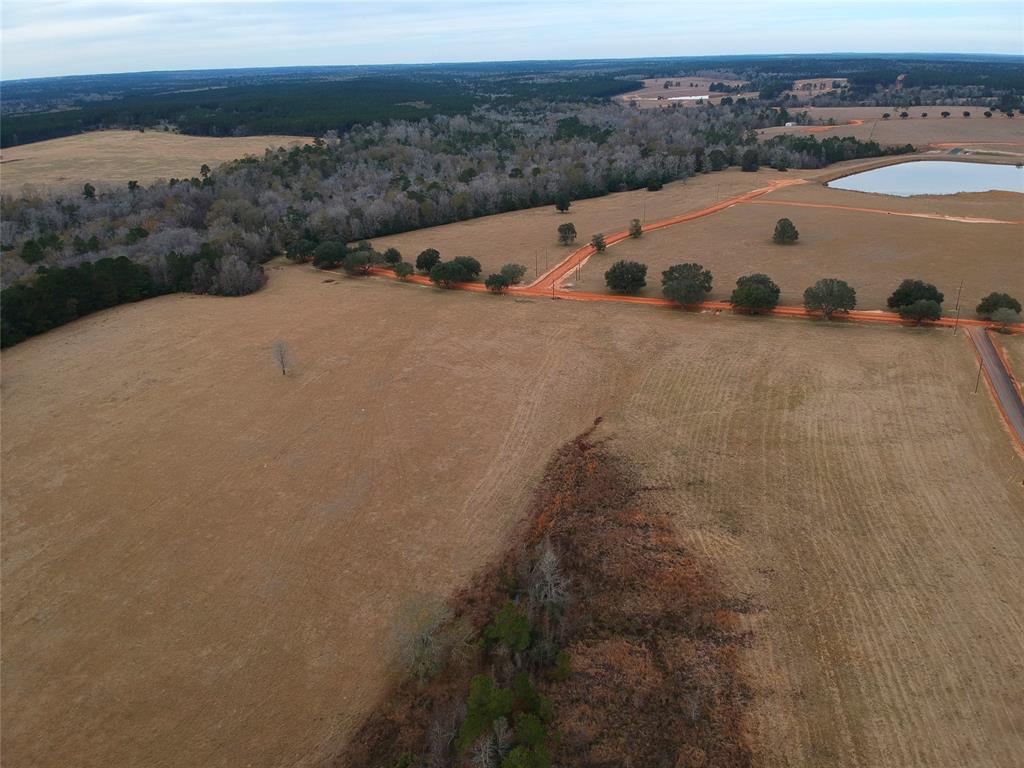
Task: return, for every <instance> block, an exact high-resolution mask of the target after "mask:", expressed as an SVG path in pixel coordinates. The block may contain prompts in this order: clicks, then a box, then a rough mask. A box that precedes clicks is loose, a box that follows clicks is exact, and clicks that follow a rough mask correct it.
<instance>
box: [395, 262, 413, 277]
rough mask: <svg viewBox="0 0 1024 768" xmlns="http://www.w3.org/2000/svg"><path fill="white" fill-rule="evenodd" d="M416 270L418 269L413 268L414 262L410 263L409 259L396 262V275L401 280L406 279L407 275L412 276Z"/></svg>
mask: <svg viewBox="0 0 1024 768" xmlns="http://www.w3.org/2000/svg"><path fill="white" fill-rule="evenodd" d="M415 271H416V270H415V269H414V268H413V266H412V264H410V263H409V262H408V261H400V262H398V263H397V264H395V277H397V278H398V279H399V280H405V279H406V278H407V277H410V276H411V275H412V273H413V272H415Z"/></svg>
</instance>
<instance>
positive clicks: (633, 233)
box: [629, 219, 644, 238]
mask: <svg viewBox="0 0 1024 768" xmlns="http://www.w3.org/2000/svg"><path fill="white" fill-rule="evenodd" d="M643 233H644V227H643V225H642V224H641V223H640V219H633V220H632V221H631V222H629V236H630V237H633V238H637V237H641V236H642V235H643Z"/></svg>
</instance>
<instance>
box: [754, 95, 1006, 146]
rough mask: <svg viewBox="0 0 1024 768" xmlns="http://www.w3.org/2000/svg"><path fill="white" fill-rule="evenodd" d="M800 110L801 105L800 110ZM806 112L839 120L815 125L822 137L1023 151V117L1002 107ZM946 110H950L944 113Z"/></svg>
mask: <svg viewBox="0 0 1024 768" xmlns="http://www.w3.org/2000/svg"><path fill="white" fill-rule="evenodd" d="M796 111H803V110H802V109H801V110H796ZM806 111H807V112H808V114H809V115H810V116H811V117H813V118H815V119H818V120H828V119H829V118H832V119H834V120H835V121H836V123H838V124H839V125H837V126H836V127H834V128H829V129H827V130H821V129H820V128H817V127H815V128H814V130H813V133H814V134H815V135H816V136H817V137H818V139H819V140H820V139H823V138H825V137H827V136H854V137H856V138H858V139H861V140H863V141H867V140H868V139H874V140H875V141H877V142H879V143H881V144H908V143H909V144H913V145H915V146H922V147H923V145H925V144H942V143H948V144H956V143H964V144H967V145H970V144H974V145H978V146H976V147H974V149H976V150H980V149H982V148H985V147H986V146H987V147H988V148H989V149H991V150H996V151H1000V152H1006V153H1008V154H1015V155H1024V118H1022V117H1014V118H1012V119H1011V118H1008V117H1006V116H1005V115H1004V114H1002V113H1001V112H997V113H994V114H993V116H992V117H989V118H987V117H985V116H984V112H985V109H984V108H982V107H949V106H934V105H928V106H923V107H910V108H909V109H907V110H906V111H907V112H908V113H909V115H910V116H909V117H908V118H907V119H906V120H901V119H900V118H899V113H900V110H899V109H898V108H896V107H807V108H806ZM964 111H967V112H970V113H971V116H970V117H969V118H965V117H963V113H964ZM886 112H888V113H889V114H890V115H891V117H890V118H889V119H888V120H883V119H882V115H883V114H885V113H886ZM922 112H927V113H928V117H926V118H922V117H921V113H922ZM942 112H949V113H951V116H950V117H948V118H943V117H942V116H941V114H942ZM851 120H864V121H865V122H864V124H863V125H842V124H843V123H847V122H849V121H851ZM807 132H809V131H808V127H807V126H795V127H790V128H786V127H785V126H779V127H777V128H765V129H764V130H762V131H760V134H761V135H762V136H776V135H778V134H780V133H807Z"/></svg>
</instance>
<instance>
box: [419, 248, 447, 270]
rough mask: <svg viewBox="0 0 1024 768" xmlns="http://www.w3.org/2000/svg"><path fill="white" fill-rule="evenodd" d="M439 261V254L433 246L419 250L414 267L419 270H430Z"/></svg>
mask: <svg viewBox="0 0 1024 768" xmlns="http://www.w3.org/2000/svg"><path fill="white" fill-rule="evenodd" d="M440 262H441V254H440V253H438V252H437V251H436V250H434V249H433V248H427V249H426V250H425V251H421V252H420V255H419V256H417V257H416V269H418V270H419V271H420V272H430V270H432V269H433V268H434V267H435V266H437V265H438V264H439V263H440Z"/></svg>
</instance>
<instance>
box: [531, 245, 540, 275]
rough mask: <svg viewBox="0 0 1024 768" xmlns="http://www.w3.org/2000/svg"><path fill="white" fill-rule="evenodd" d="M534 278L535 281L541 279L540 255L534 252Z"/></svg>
mask: <svg viewBox="0 0 1024 768" xmlns="http://www.w3.org/2000/svg"><path fill="white" fill-rule="evenodd" d="M533 276H534V278H535V279H536V278H538V277H540V253H538V252H537V251H534V252H533Z"/></svg>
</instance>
